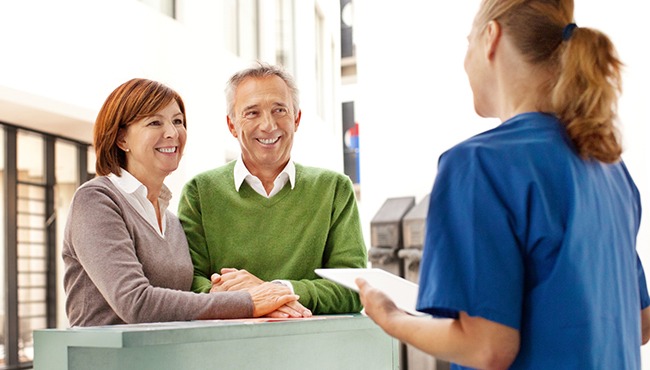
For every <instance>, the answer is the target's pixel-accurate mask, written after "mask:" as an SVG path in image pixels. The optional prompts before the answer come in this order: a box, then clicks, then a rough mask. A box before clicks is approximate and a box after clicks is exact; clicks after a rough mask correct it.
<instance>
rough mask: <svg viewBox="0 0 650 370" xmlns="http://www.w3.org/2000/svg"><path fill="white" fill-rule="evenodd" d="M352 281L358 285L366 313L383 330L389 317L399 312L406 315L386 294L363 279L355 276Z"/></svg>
mask: <svg viewBox="0 0 650 370" xmlns="http://www.w3.org/2000/svg"><path fill="white" fill-rule="evenodd" d="M354 282H355V283H356V284H357V286H358V287H359V297H360V298H361V304H363V307H364V310H365V313H366V315H368V317H370V318H371V319H372V321H374V322H375V323H377V325H379V326H381V327H382V328H383V329H384V330H386V329H387V327H388V323H389V320H390V319H391V317H393V316H395V315H399V314H405V315H406V313H405V312H404V311H402V310H400V309H399V308H397V306H396V305H395V302H393V301H392V300H391V299H390V298H389V297H388V296H387V295H386V294H384V293H383V292H382V291H380V290H378V289H376V288H374V287H372V286H371V285H370V284H368V282H367V281H365V280H364V279H362V278H357V279H356V280H355V281H354Z"/></svg>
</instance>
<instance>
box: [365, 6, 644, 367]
mask: <svg viewBox="0 0 650 370" xmlns="http://www.w3.org/2000/svg"><path fill="white" fill-rule="evenodd" d="M478 4H479V1H478V0H474V1H457V2H453V1H447V2H422V1H417V0H404V1H400V2H399V3H396V2H377V1H371V0H355V22H356V23H355V28H354V32H355V38H356V44H357V58H358V59H357V61H358V71H359V72H358V73H359V74H358V85H357V86H356V87H355V91H354V95H355V96H356V98H357V103H356V104H357V111H356V117H357V120H358V121H359V122H360V126H361V130H360V131H361V134H360V136H361V139H360V140H361V141H360V152H361V155H360V157H361V186H362V187H361V198H362V205H361V207H362V217H363V224H364V226H365V227H366V230H365V232H366V234H367V233H369V226H370V220H371V219H372V216H373V215H374V214H375V212H377V210H378V209H379V208H380V207H381V205H382V203H383V202H384V200H385V199H386V198H389V197H397V196H416V198H417V200H418V201H419V200H420V199H421V198H422V197H423V196H424V195H425V194H427V193H428V192H429V191H430V190H431V186H432V184H433V179H434V177H435V174H436V166H437V160H438V157H439V155H440V154H441V153H442V152H443V151H444V150H446V149H447V148H449V147H450V146H452V145H453V144H455V143H457V142H459V141H461V140H462V139H464V138H466V137H468V136H470V135H472V134H475V133H479V132H481V131H484V130H486V129H489V128H491V127H493V126H494V125H496V124H498V122H496V121H494V120H485V119H481V118H479V117H478V116H477V115H476V114H475V113H474V110H473V106H472V94H471V90H470V88H469V84H468V82H467V78H466V76H465V73H464V70H463V59H464V55H465V50H466V46H467V40H466V36H467V34H468V33H469V30H470V28H471V22H472V20H473V17H474V14H475V11H476V10H477V8H478ZM575 7H576V12H575V17H576V22H577V24H578V25H579V26H585V27H594V28H598V29H600V30H601V31H603V32H605V33H606V34H608V35H609V36H610V38H611V39H612V40H613V42H614V44H615V45H616V46H617V49H618V51H619V54H620V57H621V59H622V60H623V62H624V63H625V64H626V66H627V67H626V69H625V75H624V86H623V89H624V92H623V95H622V97H621V99H620V102H619V103H620V104H619V113H620V118H621V121H622V129H623V135H624V138H625V153H624V159H625V161H626V163H627V165H628V167H629V169H630V171H631V173H632V175H633V177H634V179H635V181H636V183H637V185H638V187H639V189H640V191H641V194H642V202H643V208H645V209H646V210H648V209H650V168H648V165H647V158H649V157H650V146H648V145H647V141H648V137H650V135H649V130H650V129H649V127H648V122H649V121H650V112H649V111H648V109H647V105H648V103H647V99H648V94H647V92H646V91H645V90H646V89H647V86H650V71H649V69H648V66H649V65H650V56H649V53H648V52H647V47H645V46H644V45H645V43H646V39H647V38H648V36H650V31H648V28H647V27H646V26H645V23H646V22H645V21H646V20H647V14H648V10H649V9H650V6H649V5H646V4H645V3H643V2H638V1H633V0H621V1H618V2H616V3H612V2H611V1H605V0H576V1H575ZM644 159H645V161H644ZM649 234H650V217H648V216H647V214H646V216H645V217H644V219H643V220H642V225H641V232H640V234H639V237H638V251H639V254H640V256H641V259H642V261H643V263H644V265H645V266H646V271H647V272H650V235H649ZM367 240H369V239H367ZM647 276H650V274H647ZM649 348H650V347H648V346H646V347H643V349H642V352H643V359H644V363H645V364H646V365H645V366H644V368H648V369H650V349H649Z"/></svg>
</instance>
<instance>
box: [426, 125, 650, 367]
mask: <svg viewBox="0 0 650 370" xmlns="http://www.w3.org/2000/svg"><path fill="white" fill-rule="evenodd" d="M640 219H641V205H640V199H639V192H638V190H637V188H636V186H635V185H634V182H633V181H632V178H631V177H630V175H629V173H628V171H627V169H626V167H625V165H624V164H623V163H622V162H619V163H616V164H604V163H601V162H598V161H593V160H582V159H581V158H580V157H578V155H577V154H576V152H575V150H574V146H573V144H572V143H571V141H570V139H569V138H568V137H567V135H566V131H565V129H564V128H563V126H562V124H561V123H560V122H559V121H558V120H557V119H556V118H555V117H554V116H552V115H548V114H543V113H525V114H520V115H518V116H516V117H513V118H512V119H510V120H508V121H506V122H504V123H502V124H501V125H500V126H498V127H497V128H495V129H493V130H490V131H487V132H484V133H482V134H479V135H477V136H475V137H473V138H470V139H468V140H467V141H465V142H463V143H461V144H458V145H457V146H455V147H454V148H452V149H450V150H449V151H447V152H446V153H444V154H443V155H442V156H441V157H440V162H439V171H438V175H437V177H436V180H435V183H434V186H433V190H432V192H431V198H430V205H429V213H428V217H427V226H426V227H427V230H426V231H427V234H426V240H425V247H424V253H423V257H422V263H421V267H420V291H419V299H418V305H417V306H418V310H420V311H423V312H427V313H430V314H432V315H434V316H441V317H452V318H455V317H458V312H459V311H465V312H467V313H468V314H469V315H470V316H480V317H483V318H485V319H488V320H491V321H495V322H498V323H501V324H504V325H507V326H510V327H512V328H515V329H517V330H519V331H520V335H521V348H520V351H519V354H518V356H517V358H516V360H515V362H514V364H513V365H512V368H513V369H545V370H546V369H594V368H601V369H640V368H641V360H640V346H641V322H640V312H641V309H642V308H645V307H647V306H648V305H649V304H650V298H649V297H648V291H647V287H646V281H645V276H644V272H643V268H642V266H641V262H640V260H639V258H638V255H637V253H636V236H637V232H638V230H639V224H640ZM456 368H460V367H456Z"/></svg>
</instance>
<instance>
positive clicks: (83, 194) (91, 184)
mask: <svg viewBox="0 0 650 370" xmlns="http://www.w3.org/2000/svg"><path fill="white" fill-rule="evenodd" d="M118 194H119V190H118V189H117V188H116V187H115V185H113V183H112V182H111V180H109V179H108V177H106V176H99V177H95V178H94V179H91V180H88V181H86V182H85V183H83V184H82V185H81V186H80V187H79V188H78V189H77V191H76V192H75V195H74V198H73V201H77V202H79V201H81V200H88V201H91V202H97V201H101V195H104V196H108V197H110V198H116V197H118V196H119V195H118ZM98 196H100V198H99V199H98V198H96V197H98Z"/></svg>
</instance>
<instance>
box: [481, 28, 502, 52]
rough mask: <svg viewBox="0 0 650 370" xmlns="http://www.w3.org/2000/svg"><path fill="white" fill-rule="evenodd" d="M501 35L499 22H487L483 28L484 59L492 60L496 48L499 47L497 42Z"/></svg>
mask: <svg viewBox="0 0 650 370" xmlns="http://www.w3.org/2000/svg"><path fill="white" fill-rule="evenodd" d="M501 35H502V29H501V25H500V24H499V22H497V21H496V20H491V21H490V22H488V24H487V26H486V27H485V36H484V41H485V57H486V58H488V60H492V59H494V54H495V53H496V51H497V47H498V46H499V41H501Z"/></svg>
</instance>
